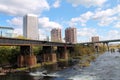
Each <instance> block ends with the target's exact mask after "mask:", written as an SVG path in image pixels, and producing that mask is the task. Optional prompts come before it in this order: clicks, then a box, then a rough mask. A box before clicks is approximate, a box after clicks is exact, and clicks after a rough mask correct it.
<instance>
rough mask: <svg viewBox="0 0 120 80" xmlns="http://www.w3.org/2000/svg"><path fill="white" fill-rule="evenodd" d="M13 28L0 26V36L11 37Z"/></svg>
mask: <svg viewBox="0 0 120 80" xmlns="http://www.w3.org/2000/svg"><path fill="white" fill-rule="evenodd" d="M13 34H14V28H12V27H3V26H0V36H1V37H13Z"/></svg>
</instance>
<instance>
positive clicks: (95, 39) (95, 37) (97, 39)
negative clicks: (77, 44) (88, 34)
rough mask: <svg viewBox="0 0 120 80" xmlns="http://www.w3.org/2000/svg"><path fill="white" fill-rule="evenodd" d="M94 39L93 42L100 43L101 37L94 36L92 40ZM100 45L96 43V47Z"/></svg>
mask: <svg viewBox="0 0 120 80" xmlns="http://www.w3.org/2000/svg"><path fill="white" fill-rule="evenodd" d="M91 39H92V42H98V41H99V36H94V37H92V38H91ZM99 45H100V43H94V46H99Z"/></svg>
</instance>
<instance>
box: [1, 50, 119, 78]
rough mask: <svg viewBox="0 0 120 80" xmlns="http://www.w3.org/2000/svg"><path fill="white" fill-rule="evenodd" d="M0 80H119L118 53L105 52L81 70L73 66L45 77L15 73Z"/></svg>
mask: <svg viewBox="0 0 120 80" xmlns="http://www.w3.org/2000/svg"><path fill="white" fill-rule="evenodd" d="M38 71H39V70H38ZM48 76H51V77H48ZM52 76H53V77H52ZM0 80H120V53H118V52H115V53H111V52H105V53H104V54H102V55H100V56H99V57H98V58H97V59H96V61H94V62H91V65H90V66H89V67H84V68H82V69H81V68H79V66H77V65H75V66H72V67H69V68H65V69H63V70H60V71H56V72H53V73H49V74H47V77H41V76H30V75H28V74H26V73H16V74H14V75H13V74H12V75H9V76H4V77H3V76H2V77H0Z"/></svg>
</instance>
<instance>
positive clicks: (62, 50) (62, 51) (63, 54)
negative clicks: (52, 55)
mask: <svg viewBox="0 0 120 80" xmlns="http://www.w3.org/2000/svg"><path fill="white" fill-rule="evenodd" d="M57 52H58V55H57V56H58V58H60V59H66V60H68V51H67V48H66V47H64V46H63V47H57Z"/></svg>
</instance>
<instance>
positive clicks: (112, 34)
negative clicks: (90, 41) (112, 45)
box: [107, 30, 120, 39]
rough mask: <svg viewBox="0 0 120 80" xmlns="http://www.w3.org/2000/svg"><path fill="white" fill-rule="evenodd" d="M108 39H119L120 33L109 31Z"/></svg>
mask: <svg viewBox="0 0 120 80" xmlns="http://www.w3.org/2000/svg"><path fill="white" fill-rule="evenodd" d="M107 37H108V38H109V39H120V32H119V31H117V30H110V31H109V32H108V36H107Z"/></svg>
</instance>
